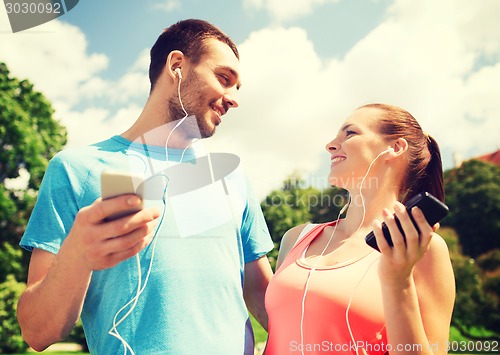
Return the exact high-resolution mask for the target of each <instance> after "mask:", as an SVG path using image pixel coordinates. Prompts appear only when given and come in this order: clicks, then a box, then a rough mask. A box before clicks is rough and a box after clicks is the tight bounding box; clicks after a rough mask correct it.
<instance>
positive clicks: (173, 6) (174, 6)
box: [152, 0, 182, 12]
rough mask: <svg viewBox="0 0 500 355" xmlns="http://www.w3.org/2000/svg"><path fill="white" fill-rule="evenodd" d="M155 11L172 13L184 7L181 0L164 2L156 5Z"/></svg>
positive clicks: (154, 6) (154, 5)
mask: <svg viewBox="0 0 500 355" xmlns="http://www.w3.org/2000/svg"><path fill="white" fill-rule="evenodd" d="M152 7H153V9H158V10H163V11H166V12H172V11H175V10H179V9H180V8H181V7H182V4H181V1H180V0H166V1H165V0H164V1H163V2H160V3H154V4H153V5H152Z"/></svg>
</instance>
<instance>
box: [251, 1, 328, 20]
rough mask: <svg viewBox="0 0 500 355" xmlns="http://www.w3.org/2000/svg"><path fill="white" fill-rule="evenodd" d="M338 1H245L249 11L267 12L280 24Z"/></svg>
mask: <svg viewBox="0 0 500 355" xmlns="http://www.w3.org/2000/svg"><path fill="white" fill-rule="evenodd" d="M337 1H338V0H294V1H290V0H244V1H243V5H244V7H245V8H246V9H247V10H257V11H261V10H265V11H266V12H268V13H269V15H270V16H271V17H272V18H273V19H274V20H276V21H278V22H283V21H290V20H294V19H297V18H299V17H304V16H307V15H309V14H310V13H311V12H312V10H313V7H316V6H319V5H323V4H325V3H329V2H330V3H332V2H337Z"/></svg>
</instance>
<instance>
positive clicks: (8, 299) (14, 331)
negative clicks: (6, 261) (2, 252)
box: [0, 275, 28, 354]
mask: <svg viewBox="0 0 500 355" xmlns="http://www.w3.org/2000/svg"><path fill="white" fill-rule="evenodd" d="M25 287H26V285H25V284H24V283H21V282H17V281H16V279H15V277H14V276H13V275H7V277H6V280H5V281H4V282H3V283H0V352H2V353H5V354H12V353H17V352H23V351H26V349H27V348H28V345H27V344H26V343H25V342H24V340H23V338H22V336H21V329H20V327H19V323H18V322H17V316H16V314H17V301H18V300H19V297H21V294H22V292H23V290H24V288H25Z"/></svg>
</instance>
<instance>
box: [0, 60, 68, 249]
mask: <svg viewBox="0 0 500 355" xmlns="http://www.w3.org/2000/svg"><path fill="white" fill-rule="evenodd" d="M53 113H54V109H53V108H52V106H51V104H50V103H49V101H48V100H47V99H46V98H45V97H44V96H43V95H42V94H41V93H39V92H37V91H35V90H34V89H33V85H32V84H31V83H30V82H29V81H28V80H21V81H19V80H18V79H16V78H12V77H11V76H10V75H9V71H8V69H7V66H6V65H5V64H4V63H0V233H1V240H2V241H7V242H10V243H13V244H17V242H18V241H19V236H20V235H21V234H22V232H23V230H24V226H25V225H26V222H27V219H28V217H29V213H30V212H31V209H32V207H33V203H34V200H35V197H36V191H38V188H39V186H40V183H41V180H42V177H43V174H44V172H45V169H46V168H47V164H48V162H49V160H50V158H52V157H53V156H54V155H55V153H56V152H58V151H59V150H61V149H62V148H63V146H64V145H65V144H66V130H65V129H64V127H63V126H62V125H61V124H60V123H59V122H57V121H56V120H54V119H53V118H52V115H53ZM21 170H25V171H28V172H29V181H28V186H27V189H9V188H7V187H6V185H5V182H6V179H16V178H18V177H19V176H20V171H21Z"/></svg>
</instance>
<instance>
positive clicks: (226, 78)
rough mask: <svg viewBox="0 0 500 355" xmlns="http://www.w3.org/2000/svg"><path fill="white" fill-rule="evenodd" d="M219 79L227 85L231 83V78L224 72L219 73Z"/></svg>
mask: <svg viewBox="0 0 500 355" xmlns="http://www.w3.org/2000/svg"><path fill="white" fill-rule="evenodd" d="M219 80H220V82H221V83H222V84H224V85H226V86H227V85H229V84H230V83H231V80H230V79H229V77H228V76H227V75H224V74H219Z"/></svg>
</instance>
